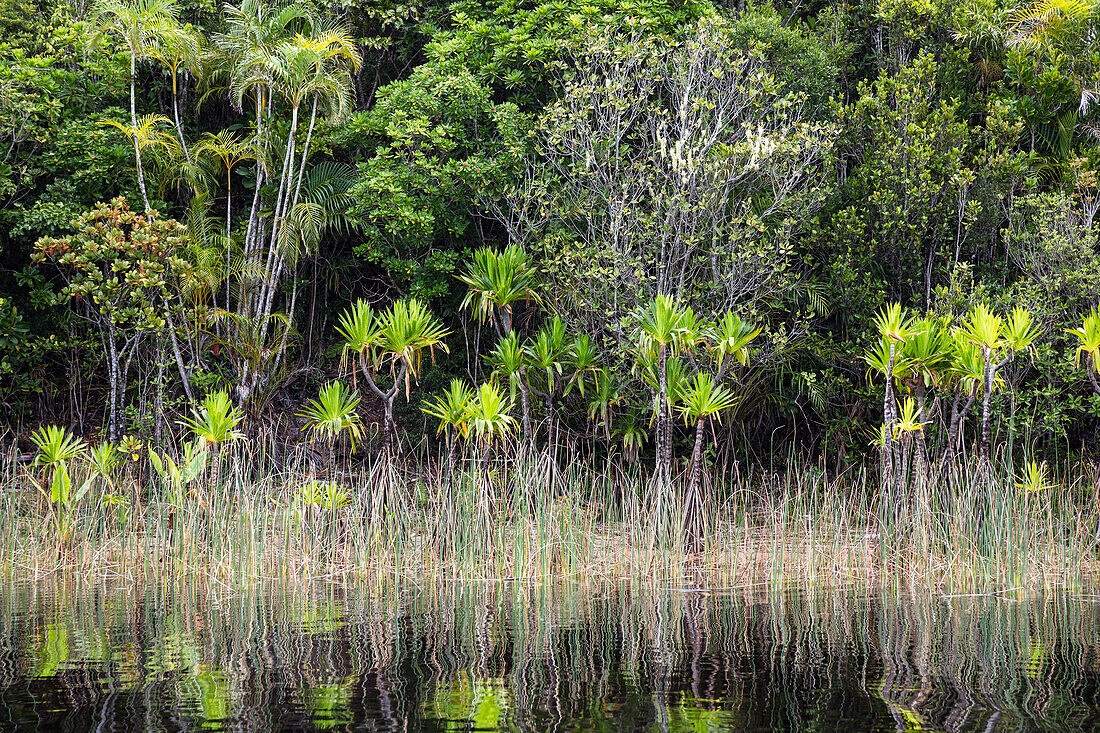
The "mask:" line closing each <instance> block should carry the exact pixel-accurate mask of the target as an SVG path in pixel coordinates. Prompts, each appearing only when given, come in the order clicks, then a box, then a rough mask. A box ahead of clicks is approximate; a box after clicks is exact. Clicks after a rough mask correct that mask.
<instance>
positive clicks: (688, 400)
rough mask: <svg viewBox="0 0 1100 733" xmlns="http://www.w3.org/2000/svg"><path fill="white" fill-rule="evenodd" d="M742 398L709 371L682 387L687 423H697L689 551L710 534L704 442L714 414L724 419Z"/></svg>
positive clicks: (688, 499) (686, 516) (688, 505)
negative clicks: (726, 413)
mask: <svg viewBox="0 0 1100 733" xmlns="http://www.w3.org/2000/svg"><path fill="white" fill-rule="evenodd" d="M739 401H740V398H739V397H738V396H737V395H735V394H734V393H733V392H731V391H730V390H728V389H726V388H725V387H723V386H721V385H720V384H718V383H716V382H715V380H714V378H713V377H711V376H710V375H709V374H697V375H695V379H694V380H693V381H692V382H690V383H689V384H688V385H686V386H685V387H683V388H681V390H680V394H679V402H680V404H679V405H677V408H676V409H677V410H679V411H680V415H681V416H682V417H683V418H684V423H685V424H686V425H689V426H690V425H691V424H692V422H694V423H695V447H694V448H693V449H692V452H691V469H690V471H691V473H690V479H689V481H688V491H687V494H686V495H685V496H684V504H683V508H682V510H681V511H682V522H681V530H682V531H683V537H684V543H685V545H686V546H687V547H688V548H689V551H691V552H696V551H698V550H699V549H700V548H699V544H700V543H701V542H702V539H703V537H704V536H705V534H706V528H707V524H708V522H707V513H708V503H709V502H708V501H706V497H704V495H703V486H702V483H703V482H702V479H703V442H704V439H705V437H706V429H707V423H708V422H709V421H710V418H711V416H714V417H715V419H717V420H718V421H719V422H721V413H722V412H723V411H725V410H728V409H730V408H732V407H734V406H736V405H737V403H738V402H739Z"/></svg>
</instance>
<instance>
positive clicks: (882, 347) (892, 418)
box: [867, 303, 915, 460]
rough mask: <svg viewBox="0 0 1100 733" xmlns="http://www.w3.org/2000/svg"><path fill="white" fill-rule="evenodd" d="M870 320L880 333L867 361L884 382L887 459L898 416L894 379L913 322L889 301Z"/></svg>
mask: <svg viewBox="0 0 1100 733" xmlns="http://www.w3.org/2000/svg"><path fill="white" fill-rule="evenodd" d="M873 322H874V325H875V329H876V330H877V331H878V334H879V343H878V344H877V348H876V349H875V350H874V351H873V352H872V353H871V354H869V355H868V356H867V362H868V363H869V364H870V365H871V367H872V368H873V369H875V370H876V371H881V372H882V375H883V379H884V381H885V382H886V394H885V396H884V397H883V401H882V426H883V434H884V435H885V436H886V443H885V445H886V453H887V458H888V460H890V459H892V455H893V442H894V437H893V434H894V428H893V425H894V423H895V422H896V421H897V418H898V407H897V397H896V396H895V389H896V387H895V385H894V380H895V378H896V377H897V376H898V375H897V366H898V357H899V354H900V350H901V347H903V346H904V345H905V343H906V342H907V341H908V340H909V337H910V336H911V335H912V334H913V332H914V330H915V329H914V327H915V321H914V320H913V318H912V317H911V316H909V314H908V313H907V312H906V311H905V309H903V308H902V307H901V303H890V304H889V305H887V306H886V307H885V308H883V309H882V310H881V311H879V312H878V313H877V314H876V315H875V317H874V321H873ZM883 357H885V358H883Z"/></svg>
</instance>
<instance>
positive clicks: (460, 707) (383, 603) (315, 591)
mask: <svg viewBox="0 0 1100 733" xmlns="http://www.w3.org/2000/svg"><path fill="white" fill-rule="evenodd" d="M1007 598H1008V596H1006V595H1005V594H1003V593H1000V594H994V595H977V596H976V595H973V594H959V595H954V594H947V595H946V596H945V595H944V594H940V593H928V592H927V591H926V590H922V589H903V590H902V592H897V591H869V590H868V589H867V588H865V587H858V588H852V589H828V590H824V589H816V590H813V589H811V590H806V591H801V592H800V591H794V592H791V591H789V590H787V589H784V588H781V587H776V586H761V587H758V588H755V589H740V590H735V591H730V592H725V593H698V592H688V593H685V592H680V591H668V590H663V589H662V588H661V587H659V586H655V585H653V584H650V583H635V582H622V581H601V580H598V579H596V580H586V581H584V582H571V581H553V582H546V583H485V582H478V583H438V584H434V585H429V586H426V587H418V586H416V585H404V586H398V585H391V584H385V585H383V586H380V587H377V588H375V589H374V590H373V591H372V592H369V593H364V592H363V589H362V588H361V587H359V586H352V587H348V588H341V587H338V586H332V585H321V584H318V585H301V584H297V583H290V584H281V583H267V584H265V585H264V587H262V588H259V587H258V588H253V589H249V590H244V591H240V590H238V591H230V590H228V589H225V588H223V587H221V586H219V585H217V584H215V585H213V586H212V587H207V586H206V585H205V584H203V583H187V582H182V583H166V584H162V585H159V586H153V585H149V586H142V585H140V584H138V585H133V586H121V587H120V585H119V584H118V583H117V582H116V583H114V584H111V585H110V586H104V587H91V588H89V587H88V586H87V585H84V584H80V585H74V586H70V587H65V586H64V585H63V579H62V578H55V579H51V580H46V581H43V582H41V583H39V584H37V585H32V584H29V583H28V584H18V583H17V584H10V585H9V584H5V585H3V586H0V619H6V618H19V619H25V620H26V621H27V625H26V626H25V627H4V626H3V622H2V621H0V631H2V632H3V634H4V635H3V636H0V643H2V644H4V647H3V648H4V649H5V654H6V655H7V656H6V657H5V659H6V660H7V661H6V662H5V664H4V665H0V689H4V687H5V686H6V685H10V684H12V682H13V680H12V678H11V676H12V675H13V674H15V675H19V674H20V673H26V674H28V675H30V674H35V675H38V676H43V677H53V678H54V681H55V682H56V683H57V684H61V685H67V686H71V687H72V688H73V690H72V692H73V694H72V695H71V696H70V699H73V700H86V701H89V704H96V703H95V702H94V695H96V694H98V695H106V694H115V693H127V692H129V693H133V696H134V697H135V698H140V699H143V700H145V701H146V702H145V703H144V704H148V705H151V706H154V709H161V710H172V711H177V712H178V714H179V716H180V718H179V719H180V720H181V721H183V722H185V723H186V726H185V727H203V728H218V727H223V726H224V727H228V728H230V729H242V728H243V729H255V727H256V726H259V727H260V728H262V729H277V728H279V727H280V726H282V727H293V728H296V729H301V728H304V727H309V728H337V729H343V728H346V727H347V726H351V725H353V724H358V723H359V722H360V721H362V720H363V716H364V715H366V719H367V720H371V721H375V720H377V721H379V725H377V726H376V729H383V730H425V729H427V730H438V729H443V730H549V729H553V728H556V729H558V730H607V731H613V730H623V729H628V730H654V729H658V730H667V731H670V732H672V731H675V732H679V731H684V732H687V731H691V732H695V731H717V730H746V729H750V730H756V729H767V728H768V727H769V726H768V722H769V721H771V722H772V724H773V725H774V723H775V721H785V725H781V726H779V727H789V726H794V727H799V724H798V723H799V721H809V720H810V719H812V718H813V716H814V715H822V716H824V715H826V714H827V713H829V712H830V709H831V706H833V705H835V704H836V703H837V701H838V697H837V695H839V694H844V695H847V696H848V697H846V698H845V699H846V700H847V702H849V703H853V704H854V707H852V708H851V709H850V712H851V713H852V714H858V713H859V712H860V711H861V710H864V711H866V710H874V711H878V712H879V713H880V714H881V715H883V716H892V717H893V718H894V720H895V722H896V726H897V728H898V729H901V730H917V729H932V730H942V729H945V728H946V729H956V730H983V729H985V728H986V724H987V722H988V720H989V719H990V717H991V716H993V714H994V713H997V714H998V715H1000V716H1001V718H1002V722H1001V723H998V727H997V729H1000V728H1001V727H1003V728H1005V729H1012V730H1015V729H1021V730H1023V729H1028V730H1031V729H1059V730H1061V729H1081V728H1082V727H1087V726H1086V725H1084V723H1085V722H1086V721H1087V720H1088V716H1089V714H1090V709H1089V708H1088V706H1091V705H1094V703H1095V701H1093V700H1091V698H1090V697H1089V695H1091V692H1090V690H1091V689H1092V682H1091V681H1090V680H1091V678H1092V676H1093V675H1094V673H1095V668H1096V661H1095V660H1096V658H1097V656H1096V655H1097V651H1098V650H1100V606H1098V605H1096V604H1093V603H1088V602H1081V601H1079V600H1074V598H1073V597H1072V596H1071V595H1069V594H1065V593H1062V594H1058V595H1055V594H1049V595H1046V596H1035V595H1019V594H1017V595H1013V596H1012V600H1011V601H1008V600H1007ZM58 599H61V600H63V601H64V604H59V603H57V602H56V601H57V600H58ZM316 608H323V609H325V611H324V612H323V613H324V615H326V616H329V617H331V624H328V625H327V626H326V627H325V628H315V629H313V630H311V627H312V624H311V623H310V622H309V619H311V618H313V614H314V613H315V609H316ZM20 628H33V629H37V631H35V632H33V633H26V634H24V633H20V631H19V629H20ZM99 640H103V641H102V642H101V641H99ZM94 665H99V666H98V669H99V670H101V672H100V673H99V674H96V675H95V677H94V678H93V679H102V678H103V677H104V676H108V675H109V677H110V682H109V684H106V685H102V684H100V683H99V682H96V683H93V684H95V685H98V686H96V687H94V688H88V687H87V685H88V684H89V682H88V679H89V678H87V677H85V676H83V675H81V674H74V673H73V672H74V671H76V670H80V669H92V668H93V666H94ZM761 681H766V684H765V685H763V686H762V687H760V686H757V685H758V683H759V682H761ZM17 687H19V686H18V685H17ZM855 687H858V690H859V692H858V695H862V702H860V700H857V699H854V697H853V695H856V694H857V693H854V692H853V689H854V688H855ZM843 690H847V691H846V692H843ZM119 699H120V700H122V699H125V697H120V698H119ZM42 700H43V703H42V704H43V705H50V704H52V700H53V698H42ZM860 705H862V706H863V707H860ZM273 706H274V707H273ZM364 706H366V708H367V709H366V711H365V712H364V710H363V707H364ZM127 707H128V706H125V705H120V706H119V708H118V709H119V710H120V711H124V710H125V708H127ZM139 707H140V706H139ZM276 708H277V709H276ZM998 711H999V712H998ZM119 714H125V713H124V712H120V713H119ZM279 715H289V716H290V717H284V718H279V717H278V716H279ZM295 716H304V717H305V718H307V719H308V720H309V725H308V726H304V725H302V724H301V720H300V718H299V717H295ZM960 716H963V717H960ZM964 718H965V720H966V721H967V725H965V726H961V725H960V726H956V727H954V728H953V727H952V725H951V724H950V723H951V721H955V722H956V723H957V722H958V721H959V720H961V719H964ZM558 720H563V721H565V720H569V721H575V723H574V724H573V725H571V726H570V725H561V726H555V725H554V723H555V721H558ZM823 720H835V718H827V717H826V718H823ZM655 721H659V722H660V725H657V724H656V722H655ZM250 726H251V727H250ZM116 727H117V728H118V729H128V728H126V726H116ZM801 729H812V728H810V726H808V725H804V726H802V727H801ZM823 729H829V730H832V729H834V728H833V727H832V726H825V727H824V728H823Z"/></svg>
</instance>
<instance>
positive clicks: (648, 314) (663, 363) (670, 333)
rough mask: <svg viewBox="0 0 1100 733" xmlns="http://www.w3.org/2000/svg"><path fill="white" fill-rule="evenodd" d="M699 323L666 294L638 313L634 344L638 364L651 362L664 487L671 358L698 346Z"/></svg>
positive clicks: (667, 465) (660, 478) (660, 476)
mask: <svg viewBox="0 0 1100 733" xmlns="http://www.w3.org/2000/svg"><path fill="white" fill-rule="evenodd" d="M699 330H700V329H699V322H698V319H697V318H696V317H695V312H694V311H692V310H691V308H690V307H687V306H680V304H679V303H677V302H676V300H674V299H673V298H671V297H670V296H668V295H664V294H661V295H658V296H657V297H655V298H653V299H652V300H651V301H649V303H648V304H646V306H645V308H644V309H643V310H642V311H641V312H640V313H639V314H638V325H637V326H636V328H635V332H634V336H635V339H634V340H635V344H636V350H637V354H638V357H639V361H640V362H643V363H644V362H652V364H653V371H654V372H656V374H655V377H656V381H657V390H656V391H657V395H656V396H657V418H656V427H657V459H656V465H655V468H654V470H655V476H656V480H657V483H658V484H659V485H662V486H667V485H668V483H669V481H670V480H671V472H672V425H671V422H672V412H671V400H670V399H669V388H668V386H669V385H668V360H669V357H670V356H673V355H675V354H678V353H680V352H682V351H687V350H690V349H691V348H693V347H694V346H695V344H696V343H698V341H699V338H700V334H699Z"/></svg>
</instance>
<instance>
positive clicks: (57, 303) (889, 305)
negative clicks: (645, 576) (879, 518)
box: [0, 0, 1100, 531]
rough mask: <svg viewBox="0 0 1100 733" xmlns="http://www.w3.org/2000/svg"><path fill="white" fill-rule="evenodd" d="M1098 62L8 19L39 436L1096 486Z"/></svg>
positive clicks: (143, 17) (666, 34)
mask: <svg viewBox="0 0 1100 733" xmlns="http://www.w3.org/2000/svg"><path fill="white" fill-rule="evenodd" d="M1098 29H1100V5H1098V4H1097V3H1096V2H1089V1H1087V0H1086V1H1085V2H1079V1H1078V0H1072V1H1071V0H1037V1H1036V2H1034V3H1030V2H1024V3H1023V4H1019V5H1017V4H1015V3H1008V2H1002V0H963V2H961V3H940V2H936V1H933V2H927V3H908V2H898V1H896V0H861V2H857V3H854V4H849V3H810V4H803V3H790V2H787V1H786V0H776V1H775V2H774V3H773V4H771V5H759V4H749V5H746V4H745V3H737V4H735V5H731V6H728V7H727V6H719V5H711V4H709V3H708V2H702V1H700V2H696V1H695V0H645V1H643V2H634V1H633V0H629V1H628V0H621V1H620V0H598V1H597V2H590V3H578V2H574V1H573V0H548V1H546V2H525V3H516V2H513V1H512V0H490V1H489V2H469V0H439V2H435V3H419V2H416V1H415V0H407V1H405V0H400V1H399V0H386V1H385V2H366V1H365V0H332V1H331V2H327V3H325V2H319V1H317V2H314V1H312V0H240V4H238V5H234V4H231V3H229V2H226V3H222V4H217V3H214V2H209V1H207V0H99V1H98V2H96V3H94V4H93V3H90V2H84V1H83V0H63V1H62V2H47V1H46V0H0V39H2V40H0V153H2V158H0V252H2V255H0V263H2V267H0V400H2V403H3V420H4V422H5V424H6V426H7V427H9V428H11V430H12V431H13V432H12V434H14V435H16V436H17V437H18V438H19V439H20V440H23V438H24V436H29V435H30V431H31V429H33V428H34V427H36V426H38V425H40V424H43V423H64V424H67V425H72V426H73V430H74V432H75V433H77V434H80V435H83V436H86V437H88V438H89V439H93V440H97V441H98V439H99V438H101V437H102V438H103V439H107V440H109V441H111V442H112V443H118V442H119V441H122V440H123V439H124V436H127V439H130V440H139V439H141V440H147V441H154V442H157V443H163V442H164V441H166V440H167V437H166V436H167V434H168V433H170V432H173V431H175V430H176V426H177V425H178V421H179V420H180V419H184V418H187V416H194V415H199V414H200V413H201V410H202V409H204V408H201V407H200V405H201V403H202V401H203V400H204V399H207V398H209V397H210V396H213V395H219V394H222V393H224V398H223V399H222V402H220V403H219V404H220V405H221V409H223V410H229V409H230V407H232V409H233V410H235V411H236V412H234V413H233V414H234V416H235V421H234V425H233V426H231V427H232V428H233V429H234V430H235V429H236V422H237V421H239V423H240V428H241V430H243V431H244V432H246V433H247V432H250V431H254V430H257V429H259V428H260V427H262V426H265V425H266V426H269V427H273V428H275V429H276V430H281V431H282V434H283V435H284V437H286V438H288V439H294V440H304V439H306V438H308V437H309V436H313V437H314V438H315V439H316V438H321V439H322V440H321V442H322V443H326V444H329V445H335V444H337V443H338V442H339V441H342V440H344V439H345V438H344V436H345V435H346V436H347V437H350V438H351V439H352V440H353V441H354V443H355V447H356V449H357V450H358V452H359V454H360V455H362V454H363V453H364V452H365V451H372V450H382V451H384V453H385V455H387V456H388V455H390V454H391V453H396V452H397V451H399V450H401V449H402V448H403V447H404V448H407V447H408V446H409V445H410V444H412V443H415V442H417V441H419V440H421V439H425V440H429V441H439V443H441V444H442V446H444V447H445V452H446V453H447V454H448V455H449V460H450V463H451V464H453V463H454V461H455V452H456V450H458V446H460V445H461V444H463V443H467V444H468V445H469V446H470V447H469V450H470V451H471V455H472V456H478V457H480V458H481V459H482V462H483V463H485V464H487V463H488V455H489V454H490V452H491V451H494V450H497V449H498V446H502V445H509V446H513V447H514V446H520V445H522V446H527V447H529V448H531V449H532V450H542V449H543V448H544V447H558V446H562V445H565V444H572V445H574V446H576V445H583V446H586V448H585V449H586V450H590V451H593V452H597V453H603V454H617V455H621V456H622V457H624V458H625V459H627V460H636V459H641V458H643V457H646V456H648V458H645V460H646V461H647V462H648V463H649V465H652V466H653V467H654V474H653V475H654V477H655V478H656V480H657V481H658V482H662V481H667V480H671V479H670V477H671V475H672V474H673V472H678V471H679V470H680V467H681V466H682V467H683V468H685V470H686V471H687V474H686V475H687V476H688V477H689V481H688V482H687V483H688V485H689V493H688V496H691V495H693V494H694V493H695V492H696V490H697V489H696V487H697V485H698V484H699V483H700V478H699V477H700V473H701V471H702V467H703V466H705V465H707V464H708V463H711V462H719V463H726V464H729V463H731V462H733V461H734V460H744V459H749V460H766V457H767V456H768V455H769V454H775V453H777V452H786V451H787V450H789V449H791V448H793V449H794V450H796V451H799V452H804V453H805V454H808V455H815V456H817V455H824V456H826V457H827V460H828V461H833V460H837V459H840V458H844V457H858V458H866V459H867V460H868V461H869V462H871V464H872V465H879V466H880V467H881V469H882V472H883V478H884V480H885V481H887V482H889V481H893V480H894V479H895V478H896V476H897V474H898V472H899V471H901V472H906V471H916V472H921V473H927V472H930V471H934V470H937V467H938V466H941V465H943V464H944V463H945V462H950V461H953V460H955V458H956V457H957V456H958V455H959V454H960V453H966V454H968V455H971V456H973V457H975V458H980V459H981V460H982V461H983V462H984V463H985V464H987V465H988V463H989V460H990V459H989V455H990V453H991V451H998V450H1004V451H1005V452H1006V453H1007V457H1008V462H1009V463H1010V464H1011V463H1015V464H1017V465H1021V466H1022V465H1023V464H1024V462H1025V461H1039V462H1041V461H1042V460H1052V459H1053V458H1055V457H1058V458H1066V457H1068V455H1069V454H1081V455H1084V456H1088V455H1091V454H1092V453H1094V452H1095V451H1096V449H1097V446H1096V445H1095V438H1094V435H1095V433H1096V426H1097V419H1098V418H1100V387H1098V386H1097V384H1098V383H1097V374H1098V373H1100V321H1098V318H1097V315H1096V311H1095V309H1096V306H1097V305H1098V303H1100V251H1098V245H1100V243H1098V238H1097V233H1096V224H1095V216H1096V213H1097V210H1098V209H1100V178H1098V177H1097V163H1098V158H1100V124H1098V119H1100V118H1098V116H1097V115H1098V112H1097V110H1096V106H1097V102H1098V101H1100V97H1098V95H1100V49H1098V47H1097V46H1096V34H1097V30H1098ZM337 380H339V381H337ZM452 380H457V381H452ZM448 383H450V385H451V386H450V387H449V389H448V388H447V387H446V385H447V384H448ZM230 402H231V403H232V405H230V404H229V403H230ZM422 408H423V409H422ZM196 411H200V412H196ZM206 414H208V413H206ZM21 445H22V447H23V449H24V450H29V449H30V448H31V444H30V442H29V439H27V440H24V442H22V443H21ZM441 455H442V454H441ZM914 456H918V457H919V458H914ZM680 458H684V459H687V462H686V463H684V464H680V463H679V459H680ZM914 461H916V463H914ZM173 465H174V464H173ZM452 470H453V469H452ZM486 470H488V469H486ZM59 475H60V474H59ZM59 480H60V479H59ZM685 521H689V522H699V521H702V520H701V519H699V518H697V517H696V518H693V519H689V520H685ZM697 531H702V530H701V529H698V528H697Z"/></svg>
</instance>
